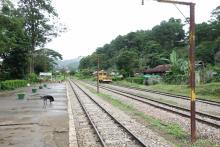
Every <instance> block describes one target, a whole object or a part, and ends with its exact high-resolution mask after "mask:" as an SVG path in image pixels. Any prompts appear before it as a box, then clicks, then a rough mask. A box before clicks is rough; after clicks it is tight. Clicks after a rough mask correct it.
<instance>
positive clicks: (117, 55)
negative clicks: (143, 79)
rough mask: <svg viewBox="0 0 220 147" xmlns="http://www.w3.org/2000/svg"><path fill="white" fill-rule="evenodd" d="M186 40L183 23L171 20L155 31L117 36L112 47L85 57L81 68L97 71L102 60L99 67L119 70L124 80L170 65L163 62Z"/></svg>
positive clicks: (178, 20) (156, 27) (104, 47)
mask: <svg viewBox="0 0 220 147" xmlns="http://www.w3.org/2000/svg"><path fill="white" fill-rule="evenodd" d="M184 39H185V33H184V30H183V24H182V22H181V20H180V19H174V18H170V19H169V20H168V21H162V22H161V24H160V25H157V26H155V27H154V28H153V29H152V30H147V31H143V30H141V31H137V32H131V33H128V34H127V35H125V36H118V37H117V38H116V39H114V40H113V41H112V42H111V43H110V44H106V45H104V46H103V47H100V48H97V50H96V52H94V53H93V54H92V55H90V56H87V57H85V58H83V59H82V60H81V61H80V65H79V68H80V69H86V68H90V69H95V68H96V65H97V57H99V59H100V68H102V69H105V70H118V71H119V72H120V73H121V74H123V75H124V76H125V77H127V76H133V75H134V72H136V71H140V70H142V69H144V68H147V67H154V66H156V65H158V64H163V63H167V61H164V60H161V59H162V58H168V57H169V54H170V53H171V52H172V50H173V49H174V48H183V47H184V45H185V44H184V43H179V42H180V41H181V40H184Z"/></svg>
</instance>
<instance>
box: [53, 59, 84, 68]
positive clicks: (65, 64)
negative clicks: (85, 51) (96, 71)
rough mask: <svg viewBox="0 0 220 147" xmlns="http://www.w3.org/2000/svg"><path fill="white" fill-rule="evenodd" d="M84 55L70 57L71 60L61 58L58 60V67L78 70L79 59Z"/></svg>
mask: <svg viewBox="0 0 220 147" xmlns="http://www.w3.org/2000/svg"><path fill="white" fill-rule="evenodd" d="M82 58H83V57H82V56H79V57H77V58H74V59H69V60H59V61H57V65H56V69H63V68H65V69H66V70H69V71H71V70H77V69H78V67H79V61H80V60H81V59H82Z"/></svg>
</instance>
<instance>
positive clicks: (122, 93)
mask: <svg viewBox="0 0 220 147" xmlns="http://www.w3.org/2000/svg"><path fill="white" fill-rule="evenodd" d="M100 88H103V89H105V90H108V91H111V92H113V93H117V94H119V95H122V96H125V97H128V98H131V99H133V100H136V101H139V102H142V103H145V104H147V105H150V106H153V107H155V108H159V109H162V110H165V111H168V112H171V113H174V114H178V115H180V116H183V117H186V118H190V115H188V114H184V113H181V112H177V111H175V110H171V109H168V108H165V107H162V106H158V105H156V104H152V103H150V102H146V101H144V100H140V99H137V98H135V97H139V98H141V99H145V100H149V101H153V102H156V103H160V104H162V105H166V106H169V105H170V104H166V103H163V102H159V101H156V100H152V99H149V98H146V97H141V96H139V95H135V94H131V93H128V92H125V91H123V92H122V91H120V90H117V89H114V90H112V89H111V88H109V87H108V88H106V87H104V86H100ZM124 93H125V94H124ZM128 94H129V95H132V96H129V95H128ZM133 96H135V97H133ZM169 107H172V108H175V109H178V110H182V111H188V112H189V111H190V110H188V109H185V108H181V107H177V106H174V105H170V106H169ZM196 114H198V115H200V116H201V117H208V118H211V119H214V120H217V121H219V120H220V118H219V117H216V116H213V115H209V114H205V113H201V112H197V113H196ZM196 120H197V121H198V122H201V123H203V124H207V125H210V126H212V127H215V128H220V125H219V124H216V123H212V122H209V121H206V120H203V119H200V118H196Z"/></svg>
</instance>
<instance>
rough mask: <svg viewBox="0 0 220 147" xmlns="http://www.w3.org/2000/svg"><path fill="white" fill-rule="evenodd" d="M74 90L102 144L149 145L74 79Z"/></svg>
mask: <svg viewBox="0 0 220 147" xmlns="http://www.w3.org/2000/svg"><path fill="white" fill-rule="evenodd" d="M69 83H70V85H71V87H72V90H73V91H74V93H75V96H76V97H77V99H78V102H79V103H80V105H81V108H82V109H83V111H84V113H85V116H86V117H87V118H88V120H89V123H90V124H91V126H92V127H93V129H94V130H95V132H96V134H97V137H98V138H99V142H100V145H101V146H147V145H145V144H144V143H143V142H142V141H141V140H140V139H139V138H138V137H136V136H135V135H134V134H133V133H132V132H130V131H129V130H128V129H127V128H126V127H125V126H124V125H123V124H121V123H120V122H119V121H118V120H116V119H115V118H114V117H113V116H112V115H111V114H110V113H109V112H108V111H106V110H105V109H104V108H103V107H102V106H101V105H100V104H99V103H97V102H96V101H95V100H94V99H93V98H92V97H91V96H90V95H89V94H88V93H86V92H85V91H84V90H83V89H81V88H80V87H79V85H77V84H76V83H74V82H73V81H72V82H70V81H69Z"/></svg>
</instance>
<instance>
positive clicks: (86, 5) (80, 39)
mask: <svg viewBox="0 0 220 147" xmlns="http://www.w3.org/2000/svg"><path fill="white" fill-rule="evenodd" d="M182 1H188V2H189V1H190V2H195V3H196V13H195V19H196V23H201V22H204V21H207V20H209V19H210V14H211V12H212V10H213V9H215V8H216V7H217V6H220V0H182ZM52 2H53V6H54V7H55V8H56V10H57V12H58V14H59V17H60V21H61V22H62V23H63V24H65V25H66V26H67V27H68V32H66V33H62V34H61V36H60V37H57V38H55V39H53V41H52V42H50V43H48V44H47V45H46V47H48V48H51V49H54V50H56V51H58V52H59V53H61V54H62V55H63V58H64V59H72V58H76V57H78V56H87V55H90V54H91V53H93V52H94V51H95V50H96V48H97V47H102V46H103V45H104V44H106V43H110V42H111V41H112V40H113V39H115V38H116V37H117V36H118V35H125V34H127V33H129V32H132V31H137V30H149V29H151V28H152V27H154V26H155V25H158V24H159V23H160V22H161V21H162V20H168V19H169V18H170V17H174V18H181V19H183V20H184V17H183V16H182V15H181V13H180V12H179V11H178V9H177V8H176V7H175V6H174V5H173V4H166V3H158V2H156V1H153V0H145V5H143V6H142V5H141V0H52ZM177 6H178V8H179V9H180V10H181V11H182V12H183V14H184V15H185V16H186V17H189V7H187V6H181V5H177Z"/></svg>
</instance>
